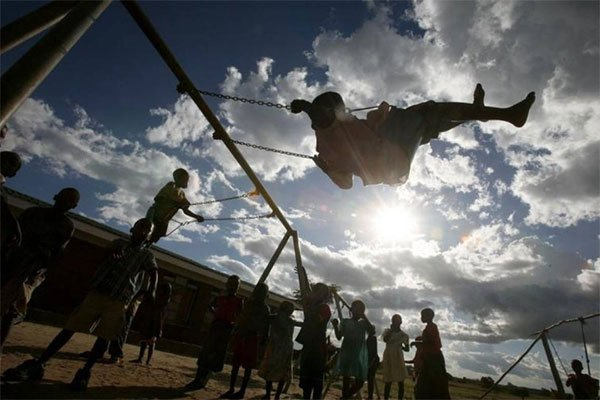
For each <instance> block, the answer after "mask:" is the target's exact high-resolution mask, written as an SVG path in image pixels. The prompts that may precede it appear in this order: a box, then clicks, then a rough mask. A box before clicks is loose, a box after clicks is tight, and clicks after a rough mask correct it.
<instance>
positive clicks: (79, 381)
mask: <svg viewBox="0 0 600 400" xmlns="http://www.w3.org/2000/svg"><path fill="white" fill-rule="evenodd" d="M91 375H92V374H91V373H90V371H86V370H84V369H80V370H78V371H77V373H76V374H75V376H74V377H73V380H72V381H71V384H70V385H69V386H70V388H71V389H72V390H76V391H78V392H82V391H84V390H85V389H87V387H88V382H89V381H90V376H91Z"/></svg>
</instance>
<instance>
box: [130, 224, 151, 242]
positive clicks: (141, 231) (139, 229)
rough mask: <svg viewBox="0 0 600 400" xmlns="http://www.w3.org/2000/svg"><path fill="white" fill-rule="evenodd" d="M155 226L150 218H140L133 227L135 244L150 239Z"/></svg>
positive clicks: (131, 230) (132, 234) (132, 239)
mask: <svg viewBox="0 0 600 400" xmlns="http://www.w3.org/2000/svg"><path fill="white" fill-rule="evenodd" d="M153 227H154V224H153V223H152V221H151V220H150V219H148V218H140V219H138V220H137V221H136V222H135V224H133V226H132V227H131V229H130V230H129V232H131V241H132V242H134V243H142V242H145V241H147V240H148V239H149V238H150V234H151V233H152V228H153Z"/></svg>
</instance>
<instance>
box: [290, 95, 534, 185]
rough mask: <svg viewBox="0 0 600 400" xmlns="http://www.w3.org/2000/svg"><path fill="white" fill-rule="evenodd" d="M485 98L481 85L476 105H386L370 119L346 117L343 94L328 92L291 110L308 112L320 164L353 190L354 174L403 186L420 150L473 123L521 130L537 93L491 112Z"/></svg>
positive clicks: (370, 181)
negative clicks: (497, 123) (491, 122)
mask: <svg viewBox="0 0 600 400" xmlns="http://www.w3.org/2000/svg"><path fill="white" fill-rule="evenodd" d="M484 95H485V92H484V91H483V88H482V87H481V85H480V84H478V85H477V87H476V89H475V93H474V101H473V104H469V103H436V102H434V101H428V102H426V103H421V104H416V105H413V106H410V107H408V108H406V109H402V108H397V107H390V105H389V104H388V103H386V102H385V101H384V102H382V103H381V105H380V106H379V108H378V109H377V110H374V111H371V112H369V113H368V114H367V119H366V120H364V119H358V118H356V117H354V116H352V115H351V114H348V113H347V112H346V106H345V104H344V100H343V99H342V97H341V96H340V95H339V94H338V93H335V92H326V93H323V94H321V95H319V96H317V97H316V98H315V99H314V100H313V102H312V103H311V102H308V101H306V100H294V101H292V104H291V111H292V112H293V113H300V112H303V111H304V112H306V113H307V114H308V116H309V117H310V119H311V122H312V128H313V129H314V130H315V134H316V136H317V152H318V155H317V156H315V157H314V159H313V160H314V161H315V164H317V166H318V167H319V168H321V169H322V170H323V172H325V173H326V174H327V175H328V176H329V178H330V179H331V180H332V181H333V183H335V184H336V185H337V186H339V187H340V188H342V189H350V188H351V187H352V177H353V175H356V176H359V177H360V178H361V179H362V182H363V185H376V184H379V183H384V184H388V185H398V184H403V183H405V182H406V181H407V180H408V174H409V172H410V164H411V162H412V159H413V156H414V154H415V152H416V150H417V148H418V147H419V145H422V144H426V143H428V142H429V141H430V140H431V139H436V138H437V137H438V136H439V134H440V133H441V132H444V131H447V130H450V129H452V128H454V127H456V126H458V125H460V124H462V123H465V122H468V121H482V122H484V121H489V120H500V121H506V122H509V123H511V124H513V125H514V126H516V127H521V126H523V125H524V124H525V122H526V121H527V116H528V114H529V109H530V108H531V105H532V104H533V102H534V101H535V93H533V92H531V93H529V94H528V95H527V97H526V98H525V99H524V100H522V101H521V102H519V103H516V104H514V105H513V106H511V107H508V108H496V107H487V106H485V105H484V103H483V98H484Z"/></svg>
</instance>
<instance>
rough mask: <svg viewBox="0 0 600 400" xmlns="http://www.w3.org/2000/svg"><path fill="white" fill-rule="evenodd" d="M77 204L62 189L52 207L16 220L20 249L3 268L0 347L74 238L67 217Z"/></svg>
mask: <svg viewBox="0 0 600 400" xmlns="http://www.w3.org/2000/svg"><path fill="white" fill-rule="evenodd" d="M78 202H79V192H78V191H77V189H74V188H65V189H62V190H61V191H60V192H58V194H56V195H55V196H54V205H53V206H52V207H31V208H28V209H27V210H25V211H23V213H22V214H21V215H20V216H19V225H20V226H21V235H22V239H21V245H20V246H18V247H15V248H13V249H12V250H11V251H10V254H8V255H7V256H6V265H2V278H1V281H2V290H1V293H0V297H1V300H0V307H1V309H2V338H1V340H2V341H1V343H0V344H4V341H5V340H6V338H7V337H8V334H9V332H10V328H11V326H12V325H13V323H15V322H18V320H20V319H23V318H24V316H25V314H26V312H27V304H28V303H29V300H31V296H32V294H33V292H34V290H35V289H36V288H37V287H38V286H40V285H41V284H42V283H43V282H44V280H45V279H46V270H47V269H48V268H49V267H50V266H51V263H52V262H53V261H54V260H55V259H56V257H57V256H58V255H59V254H60V253H61V251H62V250H63V249H64V248H65V247H66V246H67V243H68V242H69V240H70V239H71V236H72V235H73V222H71V220H70V219H69V217H67V216H66V213H67V212H68V211H69V210H71V209H73V208H75V207H76V206H77V203H78Z"/></svg>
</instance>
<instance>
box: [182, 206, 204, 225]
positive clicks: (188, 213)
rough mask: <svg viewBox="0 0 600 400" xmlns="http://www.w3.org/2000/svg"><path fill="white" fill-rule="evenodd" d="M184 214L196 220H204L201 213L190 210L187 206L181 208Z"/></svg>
mask: <svg viewBox="0 0 600 400" xmlns="http://www.w3.org/2000/svg"><path fill="white" fill-rule="evenodd" d="M181 210H182V211H183V213H184V214H185V215H187V216H188V217H192V218H195V219H196V220H197V221H198V222H204V217H203V216H202V215H198V214H196V213H194V212H192V211H190V209H189V208H188V207H184V208H182V209H181Z"/></svg>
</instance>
